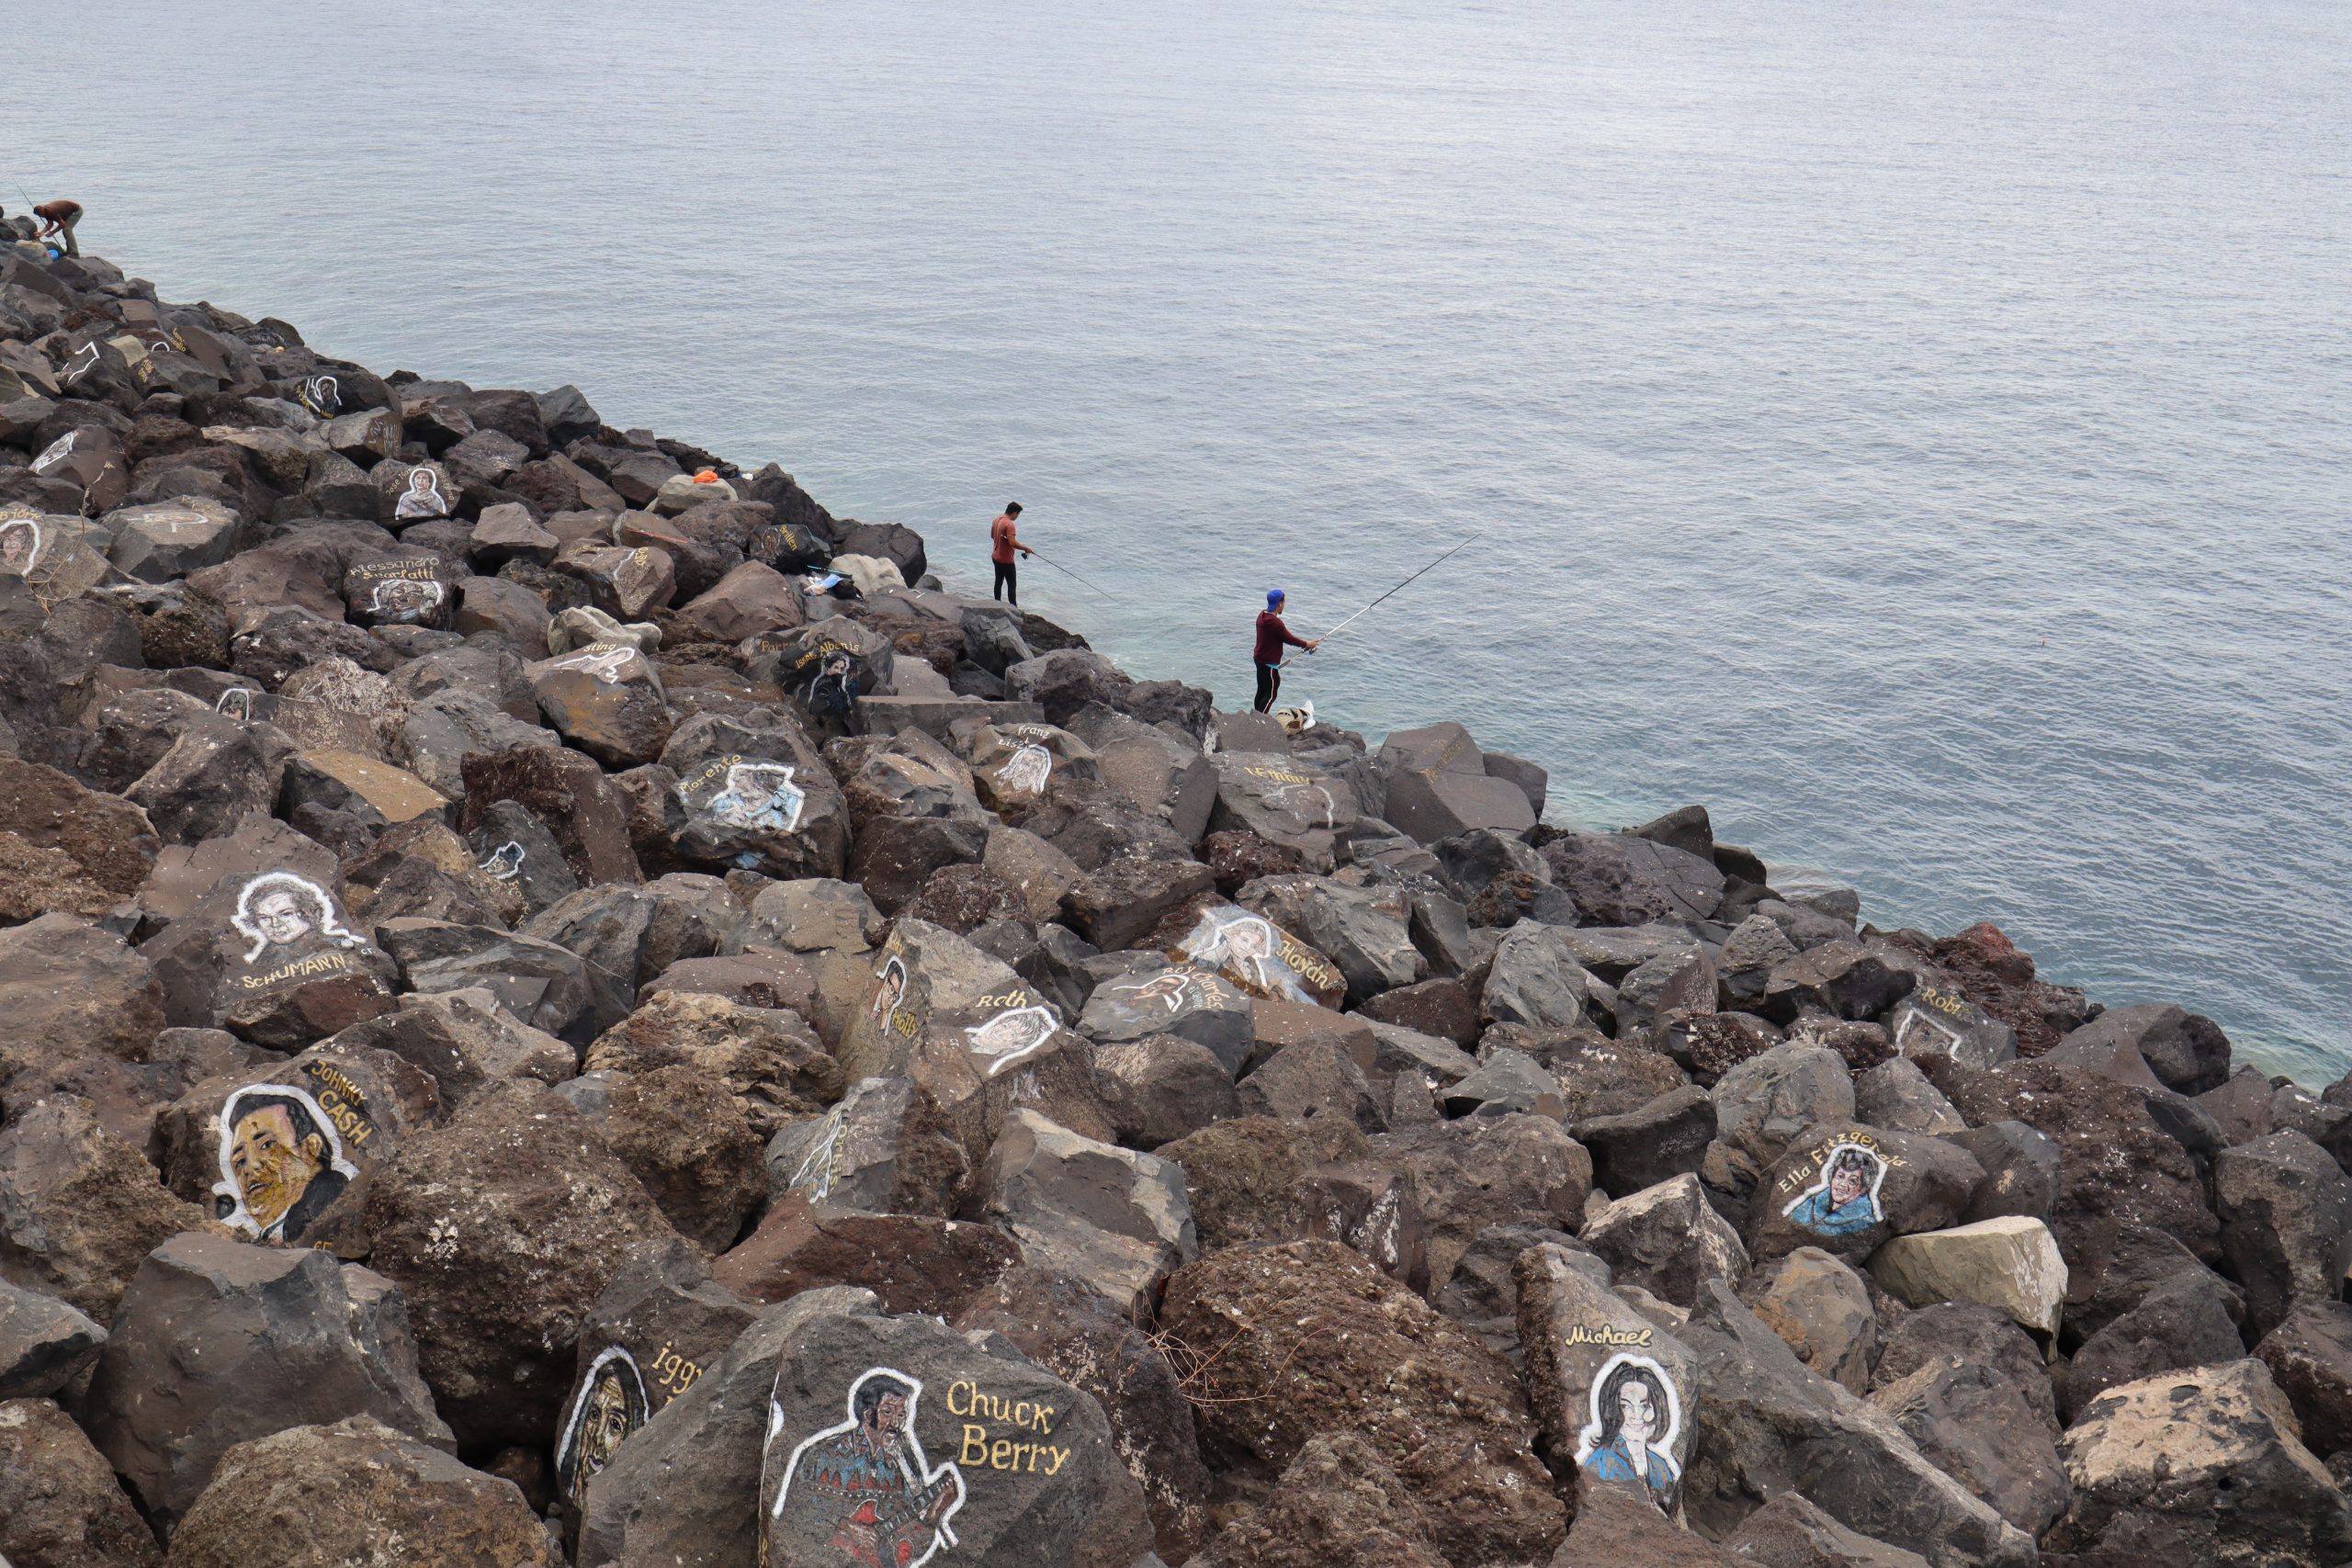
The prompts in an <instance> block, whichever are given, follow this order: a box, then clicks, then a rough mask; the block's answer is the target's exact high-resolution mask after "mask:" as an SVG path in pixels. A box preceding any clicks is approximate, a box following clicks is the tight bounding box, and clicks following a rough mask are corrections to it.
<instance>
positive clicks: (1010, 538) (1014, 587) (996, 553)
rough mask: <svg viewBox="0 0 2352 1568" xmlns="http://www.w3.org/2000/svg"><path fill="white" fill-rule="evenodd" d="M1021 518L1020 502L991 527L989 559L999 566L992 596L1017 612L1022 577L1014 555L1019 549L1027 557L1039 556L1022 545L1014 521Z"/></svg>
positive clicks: (1011, 504)
mask: <svg viewBox="0 0 2352 1568" xmlns="http://www.w3.org/2000/svg"><path fill="white" fill-rule="evenodd" d="M1020 515H1021V503H1020V502H1017V501H1013V502H1006V503H1005V508H1004V511H1003V512H1002V513H1000V514H999V515H998V517H997V520H996V521H995V522H993V523H991V524H989V560H990V561H992V562H994V563H995V565H996V586H995V587H994V588H993V589H991V590H990V591H989V598H991V599H1003V600H1006V601H1009V602H1010V603H1011V604H1012V606H1013V607H1014V608H1015V609H1018V608H1020V606H1021V578H1020V575H1019V573H1018V571H1017V570H1015V568H1014V567H1013V564H1012V552H1013V551H1015V550H1019V551H1020V552H1021V553H1022V554H1023V555H1024V556H1034V555H1035V554H1036V553H1037V552H1036V551H1035V550H1033V549H1031V548H1030V547H1028V546H1026V545H1024V544H1023V543H1022V542H1021V538H1020V536H1019V535H1018V534H1016V533H1015V532H1014V529H1013V524H1014V520H1015V519H1017V518H1018V517H1019V516H1020Z"/></svg>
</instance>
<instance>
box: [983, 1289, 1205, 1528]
mask: <svg viewBox="0 0 2352 1568" xmlns="http://www.w3.org/2000/svg"><path fill="white" fill-rule="evenodd" d="M956 1327H958V1328H961V1329H964V1330H967V1331H970V1330H973V1329H985V1330H987V1331H989V1332H990V1333H993V1334H1001V1335H1002V1336H1003V1337H1005V1338H1007V1339H1009V1340H1011V1341H1012V1344H1013V1346H1014V1348H1017V1349H1019V1350H1020V1352H1021V1353H1022V1354H1023V1355H1024V1356H1026V1357H1028V1358H1029V1359H1031V1360H1033V1361H1035V1362H1036V1363H1037V1364H1038V1365H1039V1366H1041V1367H1043V1368H1045V1369H1046V1371H1049V1372H1052V1373H1053V1374H1054V1375H1055V1376H1056V1377H1058V1378H1060V1379H1062V1380H1063V1381H1065V1382H1069V1383H1070V1384H1071V1385H1072V1386H1074V1387H1076V1388H1078V1389H1080V1391H1082V1392H1084V1393H1089V1394H1091V1395H1093V1397H1094V1399H1095V1400H1096V1401H1097V1402H1098V1403H1099V1404H1101V1405H1102V1406H1103V1415H1104V1416H1105V1417H1107V1418H1108V1419H1109V1421H1110V1424H1111V1446H1112V1448H1113V1450H1114V1451H1115V1452H1116V1453H1117V1454H1118V1455H1119V1458H1120V1460H1121V1461H1122V1462H1124V1463H1125V1465H1126V1467H1127V1472H1128V1473H1129V1474H1131V1475H1133V1476H1134V1477H1135V1479H1136V1484H1137V1485H1139V1486H1141V1487H1142V1488H1143V1495H1144V1506H1146V1507H1147V1508H1148V1510H1149V1511H1150V1514H1151V1520H1152V1530H1153V1534H1154V1535H1155V1536H1156V1537H1157V1538H1158V1540H1159V1550H1160V1551H1161V1553H1162V1554H1163V1555H1165V1556H1170V1557H1182V1556H1186V1555H1189V1554H1190V1553H1191V1552H1192V1551H1193V1549H1195V1548H1196V1547H1198V1546H1199V1544H1200V1541H1201V1538H1202V1536H1203V1535H1204V1533H1205V1532H1206V1531H1207V1529H1208V1517H1207V1507H1206V1500H1207V1498H1208V1495H1209V1492H1210V1486H1211V1483H1210V1480H1209V1472H1208V1468H1207V1467H1206V1466H1205V1465H1204V1464H1203V1463H1202V1462H1201V1454H1200V1444H1199V1439H1198V1437H1197V1435H1196V1433H1195V1432H1194V1429H1193V1407H1192V1405H1191V1404H1190V1403H1189V1402H1188V1401H1187V1399H1186V1397H1185V1389H1184V1385H1183V1384H1182V1382H1180V1381H1179V1379H1178V1374H1177V1371H1176V1369H1175V1368H1174V1367H1173V1366H1171V1365H1170V1362H1169V1359H1168V1358H1167V1357H1166V1356H1165V1355H1163V1354H1162V1353H1161V1352H1160V1350H1159V1347H1158V1346H1157V1345H1156V1344H1155V1343H1154V1342H1153V1341H1152V1340H1151V1338H1150V1337H1148V1336H1147V1335H1145V1334H1144V1333H1143V1332H1142V1331H1141V1330H1139V1329H1137V1328H1136V1325H1134V1324H1133V1323H1132V1322H1131V1321H1130V1320H1129V1319H1128V1316H1127V1314H1125V1313H1123V1312H1121V1311H1120V1310H1119V1309H1118V1307H1117V1306H1116V1305H1115V1304H1114V1303H1112V1302H1111V1301H1110V1300H1109V1299H1108V1298H1106V1297H1105V1296H1103V1294H1102V1293H1101V1292H1097V1291H1093V1290H1091V1289H1089V1288H1088V1287H1087V1286H1085V1285H1083V1284H1081V1283H1080V1282H1079V1281H1077V1280H1072V1279H1070V1278H1069V1277H1068V1276H1067V1275H1062V1274H1057V1273H1055V1272H1054V1271H1053V1270H1051V1269H1039V1268H1035V1267H1028V1266H1023V1267H1020V1268H1015V1269H1007V1270H1006V1271H1005V1272H1004V1273H1003V1274H1001V1276H999V1277H998V1279H997V1281H996V1283H995V1284H993V1285H991V1286H990V1287H989V1289H987V1290H986V1291H983V1292H980V1293H979V1294H978V1295H977V1296H975V1297H974V1298H973V1299H972V1300H971V1302H970V1303H968V1304H967V1306H966V1307H965V1308H964V1310H963V1312H962V1313H960V1314H957V1316H956Z"/></svg>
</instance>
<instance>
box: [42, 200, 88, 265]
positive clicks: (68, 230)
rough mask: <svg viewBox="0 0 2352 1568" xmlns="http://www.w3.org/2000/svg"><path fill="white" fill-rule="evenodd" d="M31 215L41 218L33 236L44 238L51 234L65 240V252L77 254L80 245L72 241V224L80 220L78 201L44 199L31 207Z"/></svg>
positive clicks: (80, 211) (80, 212) (80, 208)
mask: <svg viewBox="0 0 2352 1568" xmlns="http://www.w3.org/2000/svg"><path fill="white" fill-rule="evenodd" d="M33 216H34V217H36V218H38V219H40V220H41V231H40V233H39V234H37V235H35V236H34V238H36V239H40V240H46V239H48V238H49V237H50V236H51V234H55V235H57V236H58V237H59V238H61V239H62V240H63V241H64V242H65V254H67V255H69V256H78V255H80V254H82V247H81V246H79V245H77V244H75V243H74V224H76V223H79V222H80V221H82V204H81V203H80V202H78V201H64V200H59V201H44V202H42V203H41V204H40V206H39V207H36V208H34V209H33Z"/></svg>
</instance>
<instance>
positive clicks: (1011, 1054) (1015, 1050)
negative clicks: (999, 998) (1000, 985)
mask: <svg viewBox="0 0 2352 1568" xmlns="http://www.w3.org/2000/svg"><path fill="white" fill-rule="evenodd" d="M1018 1003H1019V1004H1020V1005H1014V1006H1010V1007H1007V1008H1006V1009H1005V1010H1003V1011H1001V1012H999V1013H998V1014H996V1016H994V1017H993V1018H990V1019H989V1020H987V1021H984V1022H981V1023H978V1024H975V1025H973V1026H972V1027H970V1028H968V1029H967V1030H965V1031H964V1038H965V1040H966V1041H967V1043H968V1048H969V1049H970V1051H971V1053H972V1055H975V1056H977V1057H978V1058H980V1059H981V1060H982V1061H983V1062H985V1063H987V1064H988V1066H987V1069H986V1070H987V1073H988V1076H989V1077H996V1075H997V1074H999V1073H1001V1072H1002V1071H1004V1070H1005V1069H1006V1068H1007V1067H1010V1066H1012V1065H1013V1064H1014V1063H1016V1062H1019V1061H1022V1060H1023V1059H1024V1058H1026V1057H1029V1056H1032V1055H1035V1054H1036V1053H1037V1052H1038V1050H1040V1049H1041V1048H1042V1047H1043V1046H1044V1045H1045V1043H1046V1042H1047V1041H1049V1040H1051V1039H1052V1038H1053V1037H1054V1031H1055V1030H1057V1029H1058V1028H1060V1027H1061V1026H1060V1024H1059V1022H1058V1021H1057V1020H1056V1019H1055V1017H1054V1015H1053V1013H1052V1011H1051V1010H1048V1009H1046V1008H1045V1007H1044V1006H1042V1005H1039V1004H1035V1003H1029V1002H1027V1000H1026V993H1023V994H1022V995H1021V997H1020V998H1018Z"/></svg>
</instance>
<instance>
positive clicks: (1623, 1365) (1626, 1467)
mask: <svg viewBox="0 0 2352 1568" xmlns="http://www.w3.org/2000/svg"><path fill="white" fill-rule="evenodd" d="M1681 1429H1682V1401H1681V1397H1680V1395H1679V1394H1678V1393H1676V1392H1675V1387H1674V1380H1673V1379H1672V1378H1670V1377H1668V1375H1667V1373H1666V1369H1665V1368H1663V1367H1661V1366H1659V1365H1658V1363H1657V1362H1656V1361H1654V1360H1652V1359H1650V1358H1649V1357H1647V1356H1634V1355H1616V1356H1611V1358H1610V1359H1608V1360H1606V1361H1604V1362H1602V1363H1601V1365H1600V1372H1599V1373H1598V1374H1597V1375H1596V1376H1595V1377H1594V1378H1593V1381H1592V1393H1591V1399H1590V1419H1589V1421H1588V1422H1587V1423H1586V1425H1585V1427H1584V1429H1583V1430H1582V1431H1581V1432H1579V1433H1578V1434H1577V1469H1578V1470H1580V1471H1582V1472H1584V1473H1585V1474H1587V1475H1589V1476H1590V1477H1591V1478H1592V1479H1594V1480H1595V1481H1618V1482H1630V1483H1635V1484H1638V1485H1640V1486H1641V1487H1642V1488H1643V1489H1644V1491H1645V1493H1646V1494H1647V1495H1648V1497H1649V1499H1650V1501H1651V1502H1652V1503H1655V1504H1656V1505H1657V1507H1658V1510H1659V1511H1660V1512H1662V1513H1664V1514H1666V1515H1667V1516H1668V1517H1672V1516H1673V1514H1674V1513H1675V1511H1676V1509H1677V1508H1678V1507H1679V1506H1680V1501H1681V1490H1682V1468H1681V1466H1679V1465H1678V1464H1676V1463H1675V1462H1674V1444H1675V1439H1676V1438H1678V1437H1679V1435H1680V1432H1681Z"/></svg>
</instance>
